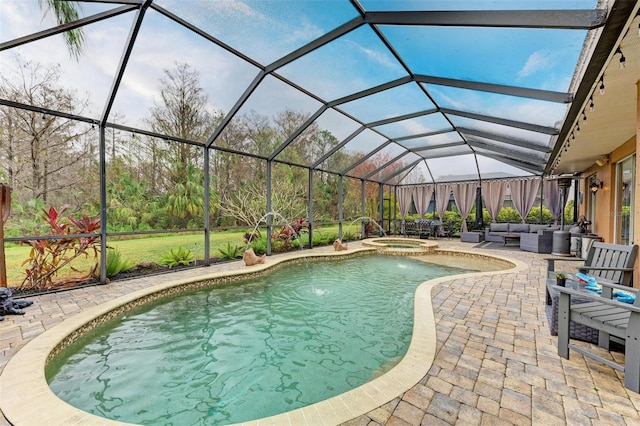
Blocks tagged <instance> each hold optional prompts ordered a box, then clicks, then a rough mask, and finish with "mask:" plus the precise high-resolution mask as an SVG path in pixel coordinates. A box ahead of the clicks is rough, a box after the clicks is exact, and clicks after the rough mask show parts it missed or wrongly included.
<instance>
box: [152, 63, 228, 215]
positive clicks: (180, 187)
mask: <svg viewBox="0 0 640 426" xmlns="http://www.w3.org/2000/svg"><path fill="white" fill-rule="evenodd" d="M164 74H165V76H164V77H163V78H162V79H161V80H160V85H159V92H160V98H161V99H160V102H159V103H156V104H155V105H154V107H153V108H151V110H150V112H149V113H150V116H149V117H148V118H147V119H146V122H147V124H148V125H149V127H150V128H151V130H152V131H153V132H155V133H159V134H162V135H170V136H175V137H177V138H181V139H185V140H190V141H202V142H204V141H206V139H207V138H208V136H209V135H210V134H211V133H212V132H213V129H214V128H215V126H216V124H217V123H218V122H219V120H220V117H222V114H221V113H220V112H219V111H218V112H210V111H209V110H208V99H207V95H206V94H205V93H204V90H203V89H202V87H200V76H199V73H198V72H197V71H195V70H192V69H191V67H190V66H189V65H188V64H179V63H176V67H175V68H174V69H172V70H168V69H165V70H164ZM149 142H150V143H149V144H148V146H149V149H150V156H149V157H150V165H151V167H152V170H153V175H152V176H151V177H150V181H151V182H153V185H155V188H154V189H155V190H156V191H157V193H158V195H160V196H162V197H164V198H165V199H166V201H167V214H168V215H169V216H168V217H167V219H168V220H169V222H168V223H166V224H165V225H166V226H185V225H187V224H189V223H192V221H193V220H199V221H200V223H202V212H203V211H204V206H203V202H204V200H203V194H204V189H203V184H204V182H203V179H204V175H203V173H202V171H201V170H202V166H203V164H204V163H203V159H204V155H205V154H204V152H203V150H202V148H201V147H198V146H194V145H191V144H188V143H182V142H174V141H170V140H165V141H160V140H158V139H157V138H151V139H149ZM196 187H197V188H196ZM212 192H213V191H212ZM211 195H212V197H213V199H215V198H216V194H215V193H212V194H211Z"/></svg>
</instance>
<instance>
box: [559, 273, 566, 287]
mask: <svg viewBox="0 0 640 426" xmlns="http://www.w3.org/2000/svg"><path fill="white" fill-rule="evenodd" d="M566 282H567V276H566V275H565V274H563V273H562V272H558V273H556V284H557V285H559V286H560V287H564V286H565V284H566Z"/></svg>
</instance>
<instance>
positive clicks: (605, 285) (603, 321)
mask: <svg viewBox="0 0 640 426" xmlns="http://www.w3.org/2000/svg"><path fill="white" fill-rule="evenodd" d="M598 284H600V285H601V286H602V294H601V295H595V294H587V293H586V292H585V291H584V290H576V289H571V288H566V287H558V286H555V287H554V288H555V289H556V290H558V291H559V292H560V299H559V302H558V317H559V320H558V355H559V356H561V357H562V358H566V359H569V349H572V350H574V351H576V352H578V353H581V354H582V355H584V356H588V357H590V358H592V359H595V360H596V361H599V362H601V363H603V364H606V365H608V366H609V367H612V368H614V369H617V370H620V371H622V372H624V385H625V387H626V388H628V389H630V390H632V391H634V392H638V393H640V297H638V296H639V295H638V292H639V290H638V289H635V288H632V289H630V288H628V287H625V286H620V285H617V284H613V283H610V282H608V281H607V280H604V279H600V280H598ZM613 290H624V291H625V292H629V293H633V294H634V295H635V296H636V297H635V302H634V303H633V304H630V303H623V302H620V301H618V300H616V299H615V298H612V294H613ZM572 295H573V296H578V297H580V298H581V299H587V302H585V303H575V304H572V303H571V296H572ZM571 322H574V323H578V324H584V325H586V326H588V327H591V328H593V329H595V330H598V331H599V332H600V334H599V338H598V346H601V347H603V348H605V349H607V350H608V349H609V338H610V336H616V337H618V338H619V339H621V340H622V341H623V342H624V345H625V350H624V359H625V362H624V365H622V364H618V363H616V362H614V361H611V360H609V359H606V358H603V357H601V356H599V355H598V354H596V353H594V352H591V351H589V350H588V349H586V348H585V347H583V346H576V345H572V344H571V343H570V333H569V328H570V323H571Z"/></svg>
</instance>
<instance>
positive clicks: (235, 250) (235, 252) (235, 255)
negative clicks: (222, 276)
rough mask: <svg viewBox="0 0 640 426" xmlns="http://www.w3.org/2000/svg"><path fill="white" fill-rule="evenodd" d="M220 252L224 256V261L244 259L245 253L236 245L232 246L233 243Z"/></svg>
mask: <svg viewBox="0 0 640 426" xmlns="http://www.w3.org/2000/svg"><path fill="white" fill-rule="evenodd" d="M218 251H219V252H220V254H221V255H222V256H221V258H222V259H229V260H235V259H239V258H241V257H242V253H243V252H244V249H243V248H242V247H238V246H235V245H233V246H232V245H231V243H227V247H226V248H225V247H223V248H220V249H218Z"/></svg>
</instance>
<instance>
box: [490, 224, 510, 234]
mask: <svg viewBox="0 0 640 426" xmlns="http://www.w3.org/2000/svg"><path fill="white" fill-rule="evenodd" d="M489 232H509V224H508V223H491V224H490V225H489Z"/></svg>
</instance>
